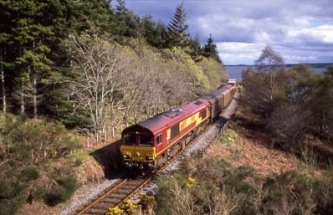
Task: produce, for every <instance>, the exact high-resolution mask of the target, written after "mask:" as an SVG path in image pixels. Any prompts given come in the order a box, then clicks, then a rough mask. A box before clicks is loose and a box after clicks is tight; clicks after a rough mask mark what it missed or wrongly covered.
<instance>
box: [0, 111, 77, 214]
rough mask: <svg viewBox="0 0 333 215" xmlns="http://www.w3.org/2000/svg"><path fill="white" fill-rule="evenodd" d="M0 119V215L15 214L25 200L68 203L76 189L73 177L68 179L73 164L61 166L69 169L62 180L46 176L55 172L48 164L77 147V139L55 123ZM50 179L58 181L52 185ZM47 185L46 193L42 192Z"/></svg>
mask: <svg viewBox="0 0 333 215" xmlns="http://www.w3.org/2000/svg"><path fill="white" fill-rule="evenodd" d="M0 117H1V118H0V128H1V129H0V140H1V146H0V147H1V150H0V163H1V164H2V165H1V166H0V174H1V178H0V211H1V212H0V214H1V213H4V214H15V213H16V212H17V211H18V210H19V209H20V208H21V206H22V205H23V204H24V203H25V202H26V201H28V199H29V202H30V203H31V202H32V201H33V200H38V199H45V201H46V199H48V200H50V201H49V202H52V203H50V205H52V204H53V205H55V204H57V203H59V202H62V201H65V200H67V199H69V198H70V196H71V195H72V194H73V193H74V191H75V190H76V189H77V184H76V180H75V177H72V176H70V175H71V174H73V172H72V169H71V166H73V165H76V164H74V163H68V165H65V166H66V168H68V169H71V171H67V172H66V177H64V176H63V174H59V173H58V174H54V175H57V176H58V177H53V176H48V175H52V174H50V173H52V172H54V171H56V170H55V167H53V165H52V162H51V161H53V160H56V159H58V158H65V157H66V156H67V154H70V153H71V152H72V151H74V150H75V149H77V148H78V147H79V144H78V141H77V139H76V138H75V137H74V136H73V135H72V134H70V133H69V132H68V131H66V129H65V128H64V126H63V125H61V124H59V123H50V122H47V121H44V120H30V119H28V118H27V117H25V116H21V117H14V116H12V115H10V114H6V115H1V116H0ZM63 162H65V163H66V162H69V161H66V159H64V160H63ZM61 169H62V170H63V171H62V172H65V171H64V169H65V168H61ZM69 173H70V174H69ZM59 177H61V178H59ZM54 178H56V179H57V178H59V180H54V181H56V183H54V184H52V179H54ZM50 184H51V185H52V186H50V187H51V188H50V190H48V188H45V187H49V185H50Z"/></svg>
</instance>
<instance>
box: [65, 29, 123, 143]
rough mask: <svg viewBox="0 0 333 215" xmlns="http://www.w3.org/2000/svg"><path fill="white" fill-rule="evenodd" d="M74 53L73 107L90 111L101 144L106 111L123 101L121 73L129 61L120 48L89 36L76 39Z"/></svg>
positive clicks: (97, 138) (97, 139)
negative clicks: (100, 138) (100, 137)
mask: <svg viewBox="0 0 333 215" xmlns="http://www.w3.org/2000/svg"><path fill="white" fill-rule="evenodd" d="M73 51H74V54H75V61H74V69H75V75H76V78H75V79H74V80H73V81H72V82H71V84H70V89H71V92H72V95H71V97H72V98H75V99H74V103H73V104H75V105H76V106H77V107H83V108H85V109H87V110H88V113H89V119H90V123H91V125H92V128H93V131H94V134H95V137H96V143H98V141H99V136H100V132H101V131H103V130H104V129H105V121H106V120H107V117H106V110H107V108H109V107H111V109H113V108H115V107H116V106H117V105H118V102H119V101H120V100H121V97H122V95H121V92H122V87H123V83H124V82H123V81H121V80H122V78H121V73H122V70H123V68H124V66H125V65H126V64H129V61H128V60H127V58H126V56H125V55H124V53H123V52H122V51H121V49H119V48H117V46H113V45H111V44H110V43H109V42H107V41H104V40H102V39H100V38H98V37H90V36H88V35H84V36H81V37H79V38H76V39H75V40H74V50H73ZM111 117H112V116H111Z"/></svg>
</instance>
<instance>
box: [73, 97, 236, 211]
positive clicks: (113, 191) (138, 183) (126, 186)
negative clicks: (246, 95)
mask: <svg viewBox="0 0 333 215" xmlns="http://www.w3.org/2000/svg"><path fill="white" fill-rule="evenodd" d="M235 98H236V99H237V98H238V95H236V97H235ZM232 103H236V101H235V102H232ZM233 106H236V105H235V104H234V105H233ZM228 109H230V110H229V111H225V112H224V114H223V117H224V119H229V118H230V117H231V115H232V114H233V113H234V112H235V107H232V108H228ZM216 123H217V124H219V123H222V124H221V126H223V124H224V123H225V120H222V122H216ZM211 127H212V124H208V125H206V126H205V127H204V128H203V129H202V130H201V131H200V132H199V133H200V134H198V135H197V136H196V137H194V138H193V139H192V140H191V141H190V142H189V143H188V144H187V145H186V148H189V147H190V146H191V145H192V143H193V142H194V141H196V140H197V139H198V138H200V136H201V135H202V134H203V133H205V131H206V130H209V128H211ZM183 152H184V150H182V151H180V152H178V153H177V154H176V155H175V156H174V157H173V158H172V159H170V160H169V161H168V162H167V163H165V164H164V165H163V166H162V167H161V168H159V169H158V170H157V171H156V172H155V174H151V175H150V176H147V177H146V178H139V177H138V178H137V179H129V178H126V179H121V180H120V181H118V182H117V183H116V184H115V185H114V186H112V187H111V188H110V189H107V190H106V191H105V192H104V193H102V194H101V195H99V196H98V197H97V198H95V199H93V200H92V201H90V203H88V205H85V206H83V208H81V209H79V210H77V211H76V213H75V214H77V215H100V214H101V215H102V214H103V215H105V214H106V212H107V211H108V209H109V208H112V207H115V206H118V205H120V204H121V203H123V202H124V201H125V200H127V199H129V198H130V197H131V196H132V195H134V194H135V193H137V192H138V191H139V190H141V189H142V188H143V187H144V186H145V185H147V184H148V183H149V182H150V181H151V180H152V179H153V177H154V176H156V175H158V174H159V172H161V171H163V170H164V169H165V168H166V167H167V166H168V164H170V163H171V162H172V161H174V160H176V159H177V158H179V156H180V154H182V153H183Z"/></svg>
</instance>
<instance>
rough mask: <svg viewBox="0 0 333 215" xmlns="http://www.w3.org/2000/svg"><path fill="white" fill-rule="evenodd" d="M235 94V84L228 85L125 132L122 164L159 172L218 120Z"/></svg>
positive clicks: (128, 128) (122, 146)
mask: <svg viewBox="0 0 333 215" xmlns="http://www.w3.org/2000/svg"><path fill="white" fill-rule="evenodd" d="M235 91H236V86H235V83H228V84H225V85H223V86H221V87H220V88H218V89H216V90H215V91H213V92H211V93H208V94H206V95H203V96H201V97H199V98H198V99H196V100H195V101H192V102H188V103H186V104H183V105H181V106H179V107H177V108H174V109H171V110H168V111H166V112H162V113H160V114H157V115H155V116H153V117H151V118H149V119H146V120H144V121H141V122H139V123H137V124H134V125H132V126H130V127H127V128H125V129H124V130H123V131H122V144H121V146H120V152H121V155H122V159H123V164H124V165H125V166H126V167H129V168H130V167H138V168H151V169H158V168H159V167H160V166H161V165H162V164H164V163H165V162H167V160H168V159H170V158H171V157H173V156H174V155H175V154H176V153H177V152H179V151H180V150H183V149H184V148H185V146H186V145H187V144H188V143H189V142H190V141H191V140H192V139H193V138H195V137H196V136H197V135H198V134H199V133H200V132H201V131H202V129H203V128H204V127H205V125H207V124H209V123H210V122H212V121H213V120H215V119H216V118H217V117H218V116H219V114H220V113H221V112H222V110H223V109H224V108H225V107H226V106H227V105H228V104H229V103H230V101H231V100H232V98H233V96H234V93H235Z"/></svg>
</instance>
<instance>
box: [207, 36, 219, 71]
mask: <svg viewBox="0 0 333 215" xmlns="http://www.w3.org/2000/svg"><path fill="white" fill-rule="evenodd" d="M203 51H204V56H206V57H211V58H213V59H215V60H216V61H217V62H219V63H221V64H222V60H221V59H220V56H219V52H218V51H217V47H216V44H215V42H214V39H213V37H212V34H210V35H209V38H208V39H207V43H206V44H205V46H204V50H203Z"/></svg>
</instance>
